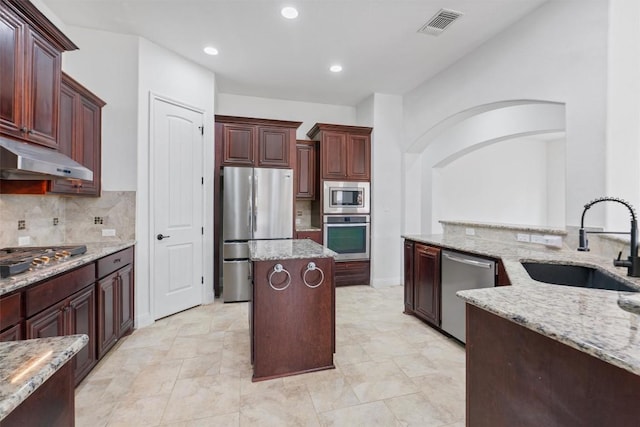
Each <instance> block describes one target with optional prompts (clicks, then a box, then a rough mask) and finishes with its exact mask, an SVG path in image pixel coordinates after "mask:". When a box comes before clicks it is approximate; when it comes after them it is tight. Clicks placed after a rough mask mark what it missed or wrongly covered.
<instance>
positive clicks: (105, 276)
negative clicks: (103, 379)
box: [96, 248, 134, 358]
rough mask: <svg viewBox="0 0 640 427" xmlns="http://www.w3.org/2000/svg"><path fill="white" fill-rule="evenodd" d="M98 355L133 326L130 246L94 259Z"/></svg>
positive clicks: (101, 354) (109, 347)
mask: <svg viewBox="0 0 640 427" xmlns="http://www.w3.org/2000/svg"><path fill="white" fill-rule="evenodd" d="M97 274H98V283H97V284H96V290H97V294H98V333H97V342H98V357H99V358H101V357H102V356H104V355H105V354H106V353H107V352H108V351H109V350H110V349H111V347H113V346H114V344H115V343H116V342H117V341H118V339H120V338H122V337H123V336H124V335H126V334H127V333H129V332H130V331H131V330H132V328H133V287H134V281H133V248H128V249H125V250H123V251H120V252H116V253H115V254H112V255H109V256H108V257H105V258H102V259H100V260H98V262H97Z"/></svg>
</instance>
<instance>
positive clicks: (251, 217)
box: [222, 167, 293, 302]
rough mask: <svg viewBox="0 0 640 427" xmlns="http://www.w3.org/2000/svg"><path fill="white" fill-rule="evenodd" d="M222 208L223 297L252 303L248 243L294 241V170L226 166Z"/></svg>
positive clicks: (228, 300)
mask: <svg viewBox="0 0 640 427" xmlns="http://www.w3.org/2000/svg"><path fill="white" fill-rule="evenodd" d="M222 205H223V206H222V240H223V247H222V298H223V300H224V302H235V301H248V300H249V299H250V297H251V279H250V278H249V277H250V276H251V274H250V273H251V264H250V262H249V245H248V241H249V240H262V239H291V238H293V170H291V169H266V168H245V167H225V168H224V169H223V174H222Z"/></svg>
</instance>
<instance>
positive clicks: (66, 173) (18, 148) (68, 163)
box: [0, 136, 93, 181]
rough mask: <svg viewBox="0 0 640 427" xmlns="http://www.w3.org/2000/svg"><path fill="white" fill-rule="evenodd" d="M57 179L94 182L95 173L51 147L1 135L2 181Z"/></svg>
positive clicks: (0, 170)
mask: <svg viewBox="0 0 640 427" xmlns="http://www.w3.org/2000/svg"><path fill="white" fill-rule="evenodd" d="M54 178H67V179H83V180H85V181H91V180H92V179H93V172H92V171H91V170H89V169H87V168H86V167H84V166H82V165H81V164H80V163H78V162H76V161H75V160H73V159H71V158H70V157H68V156H65V155H64V154H62V153H59V152H57V151H55V150H53V149H51V148H44V147H39V146H37V145H34V144H27V143H26V142H19V141H14V140H11V139H7V138H3V137H1V136H0V179H26V180H42V179H45V180H49V179H54Z"/></svg>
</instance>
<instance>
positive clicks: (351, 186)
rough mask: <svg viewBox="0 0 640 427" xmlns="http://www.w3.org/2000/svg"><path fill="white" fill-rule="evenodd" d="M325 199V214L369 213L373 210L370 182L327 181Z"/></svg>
mask: <svg viewBox="0 0 640 427" xmlns="http://www.w3.org/2000/svg"><path fill="white" fill-rule="evenodd" d="M323 200H324V213H325V214H368V213H370V210H371V203H370V184H369V183H368V182H353V181H325V182H324V198H323Z"/></svg>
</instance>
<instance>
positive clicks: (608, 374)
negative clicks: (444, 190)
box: [404, 233, 640, 426]
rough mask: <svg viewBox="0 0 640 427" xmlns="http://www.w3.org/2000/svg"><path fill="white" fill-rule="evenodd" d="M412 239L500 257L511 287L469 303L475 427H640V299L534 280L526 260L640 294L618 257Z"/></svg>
mask: <svg viewBox="0 0 640 427" xmlns="http://www.w3.org/2000/svg"><path fill="white" fill-rule="evenodd" d="M404 237H405V238H406V239H409V240H412V241H416V242H421V243H424V244H428V245H433V246H437V247H441V248H446V249H453V250H457V251H462V252H465V253H471V254H476V255H483V256H489V257H492V258H495V259H497V260H500V262H501V263H502V264H503V265H504V268H505V271H506V274H507V275H508V278H509V282H510V284H511V285H512V286H502V287H495V288H488V289H474V290H468V291H462V292H459V293H458V295H459V296H460V297H462V298H463V299H464V300H465V301H466V302H467V307H466V324H467V336H466V337H467V344H466V351H467V399H466V401H467V416H466V418H467V425H472V426H476V425H480V426H485V425H487V426H489V425H523V426H527V425H531V426H533V425H594V426H596V425H636V424H637V420H638V419H640V409H638V408H639V407H638V405H637V399H638V396H640V332H639V329H640V314H638V312H637V310H638V307H639V306H640V293H630V292H617V291H610V290H601V289H586V288H580V287H569V286H561V285H554V284H546V283H542V282H538V281H535V280H533V279H532V278H531V277H530V276H529V274H528V273H527V272H526V270H525V268H524V267H523V266H522V264H521V263H522V262H525V261H537V262H544V263H556V264H573V265H580V266H587V267H593V268H597V269H599V270H600V271H603V272H605V273H606V274H609V275H612V276H618V277H619V278H620V279H621V280H624V281H625V283H626V284H627V285H628V286H629V287H631V288H635V289H640V279H638V278H631V277H627V276H625V273H626V271H625V270H621V269H619V268H616V267H614V266H613V265H612V260H611V259H610V258H603V257H601V256H598V255H596V254H593V253H587V252H578V251H576V250H574V249H567V248H548V247H546V246H544V245H532V244H519V243H516V242H513V243H512V242H509V241H504V240H493V239H486V238H479V237H473V236H464V235H460V234H457V235H456V234H449V235H447V234H446V233H445V234H444V235H413V236H404Z"/></svg>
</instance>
